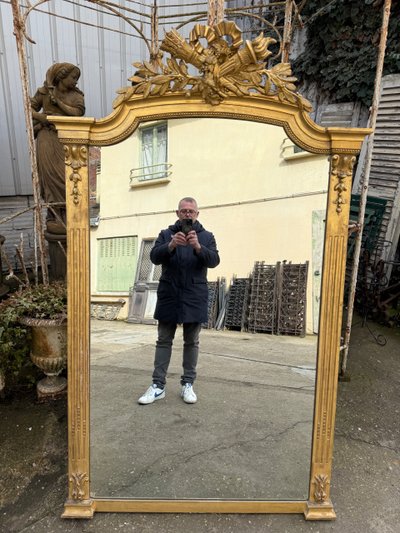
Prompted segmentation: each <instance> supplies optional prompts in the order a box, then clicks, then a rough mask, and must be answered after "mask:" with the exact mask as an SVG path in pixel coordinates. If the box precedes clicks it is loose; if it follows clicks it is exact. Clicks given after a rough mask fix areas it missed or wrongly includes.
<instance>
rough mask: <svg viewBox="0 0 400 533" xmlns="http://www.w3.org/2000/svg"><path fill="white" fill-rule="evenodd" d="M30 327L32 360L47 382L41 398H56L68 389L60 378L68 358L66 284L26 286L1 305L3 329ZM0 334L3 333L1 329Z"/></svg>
mask: <svg viewBox="0 0 400 533" xmlns="http://www.w3.org/2000/svg"><path fill="white" fill-rule="evenodd" d="M13 324H18V325H20V326H22V327H25V328H26V327H27V326H29V327H30V330H31V342H30V357H31V360H32V362H33V363H34V364H35V365H36V366H38V367H39V368H40V369H41V370H42V371H43V372H44V373H45V374H46V378H44V379H42V380H41V381H39V382H38V384H37V392H38V396H39V397H45V396H54V395H56V394H58V393H60V392H62V391H63V390H64V389H65V388H66V385H67V382H66V379H65V378H64V377H60V376H59V374H60V373H61V371H62V370H63V369H64V367H65V364H66V357H67V351H66V346H67V291H66V286H65V284H64V283H63V282H52V283H50V284H47V285H44V284H38V285H30V284H29V285H25V286H23V287H22V288H20V289H18V290H17V291H16V292H14V293H13V294H11V295H10V296H9V297H8V298H7V299H6V300H4V301H3V302H1V303H0V328H3V335H4V331H5V329H4V328H6V327H7V328H9V327H10V326H12V325H13ZM0 332H1V329H0Z"/></svg>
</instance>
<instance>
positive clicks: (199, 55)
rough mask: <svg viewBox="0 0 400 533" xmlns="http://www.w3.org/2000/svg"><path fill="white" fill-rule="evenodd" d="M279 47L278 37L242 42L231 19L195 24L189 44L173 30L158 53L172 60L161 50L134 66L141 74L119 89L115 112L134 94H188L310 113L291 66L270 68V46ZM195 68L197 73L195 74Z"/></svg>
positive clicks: (213, 102)
mask: <svg viewBox="0 0 400 533" xmlns="http://www.w3.org/2000/svg"><path fill="white" fill-rule="evenodd" d="M204 41H205V42H206V43H207V44H206V46H203V44H202V42H204ZM275 43H276V40H275V39H273V38H272V37H264V34H263V33H261V34H260V35H259V36H258V37H257V38H256V39H254V40H252V41H246V42H245V43H244V44H243V39H242V32H241V30H240V29H239V28H238V27H237V26H236V24H235V23H234V22H231V21H229V22H228V21H223V22H220V23H219V24H217V25H215V26H213V27H211V26H203V25H201V24H196V25H195V26H194V28H193V30H192V31H191V33H190V36H189V39H188V41H186V40H185V39H184V38H183V37H182V36H181V35H180V34H179V33H178V32H177V31H176V30H172V31H169V32H167V33H166V34H165V38H164V40H163V41H162V44H161V46H160V49H161V50H163V51H164V52H168V53H169V54H170V56H171V57H170V58H168V59H167V60H166V62H165V63H164V62H163V61H162V60H163V54H162V52H160V53H159V54H157V57H156V59H154V61H153V62H152V63H149V62H148V61H144V62H143V63H133V66H134V67H135V68H136V69H137V70H136V72H135V74H134V76H132V77H131V78H129V81H131V83H132V86H130V87H124V88H122V89H120V90H119V91H117V93H118V94H119V96H118V97H117V98H116V99H115V101H114V108H117V107H119V106H120V105H121V104H122V103H123V102H125V101H126V100H129V98H130V97H131V96H132V95H135V94H137V95H139V94H140V95H142V96H143V98H147V97H148V96H163V95H165V94H171V93H178V92H184V93H186V94H187V95H188V96H197V95H198V96H201V97H202V98H203V99H204V100H205V102H207V103H208V104H211V105H218V104H220V103H221V102H222V101H223V100H224V99H225V98H227V97H229V96H249V95H250V94H253V95H254V94H257V93H258V94H263V95H266V96H277V97H278V98H279V100H280V101H282V102H289V103H295V104H297V105H298V106H300V107H301V108H304V109H306V110H311V105H310V103H309V102H308V101H307V100H306V99H305V98H303V97H302V96H301V95H300V94H298V93H297V92H296V86H295V82H296V81H297V79H296V78H295V77H294V76H293V75H292V71H291V68H290V65H289V63H279V64H277V65H275V66H273V67H271V68H270V69H267V68H266V60H267V59H268V58H269V57H270V56H271V55H272V52H271V51H270V50H269V49H268V48H269V46H271V45H273V44H275ZM193 67H194V68H193ZM195 69H196V70H197V74H195V73H194V74H192V73H191V71H193V70H195Z"/></svg>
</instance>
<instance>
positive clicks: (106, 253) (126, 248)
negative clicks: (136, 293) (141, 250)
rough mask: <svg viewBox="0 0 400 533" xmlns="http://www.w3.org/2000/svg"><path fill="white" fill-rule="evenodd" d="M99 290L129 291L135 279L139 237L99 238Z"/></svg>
mask: <svg viewBox="0 0 400 533" xmlns="http://www.w3.org/2000/svg"><path fill="white" fill-rule="evenodd" d="M98 244H99V252H98V276H97V290H98V291H107V292H116V291H129V288H130V287H131V286H132V284H133V282H134V279H135V272H136V264H137V237H134V236H130V237H113V238H110V239H99V242H98Z"/></svg>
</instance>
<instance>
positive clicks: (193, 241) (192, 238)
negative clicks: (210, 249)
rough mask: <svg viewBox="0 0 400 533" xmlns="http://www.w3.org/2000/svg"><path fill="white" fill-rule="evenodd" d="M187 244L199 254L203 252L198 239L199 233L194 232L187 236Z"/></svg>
mask: <svg viewBox="0 0 400 533" xmlns="http://www.w3.org/2000/svg"><path fill="white" fill-rule="evenodd" d="M186 241H187V243H188V244H189V245H190V246H191V247H192V248H193V249H194V250H195V251H196V252H197V253H198V252H200V250H201V245H200V243H199V239H198V238H197V233H196V232H195V231H194V230H192V231H189V233H188V234H187V235H186Z"/></svg>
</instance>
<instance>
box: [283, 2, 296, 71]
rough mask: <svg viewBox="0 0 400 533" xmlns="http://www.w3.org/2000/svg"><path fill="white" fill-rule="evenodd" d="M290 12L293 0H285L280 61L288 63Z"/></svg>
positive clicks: (290, 33) (290, 30)
mask: <svg viewBox="0 0 400 533" xmlns="http://www.w3.org/2000/svg"><path fill="white" fill-rule="evenodd" d="M292 13H293V0H286V5H285V23H284V27H283V40H282V56H281V61H282V63H288V61H289V52H290V41H291V35H292Z"/></svg>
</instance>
